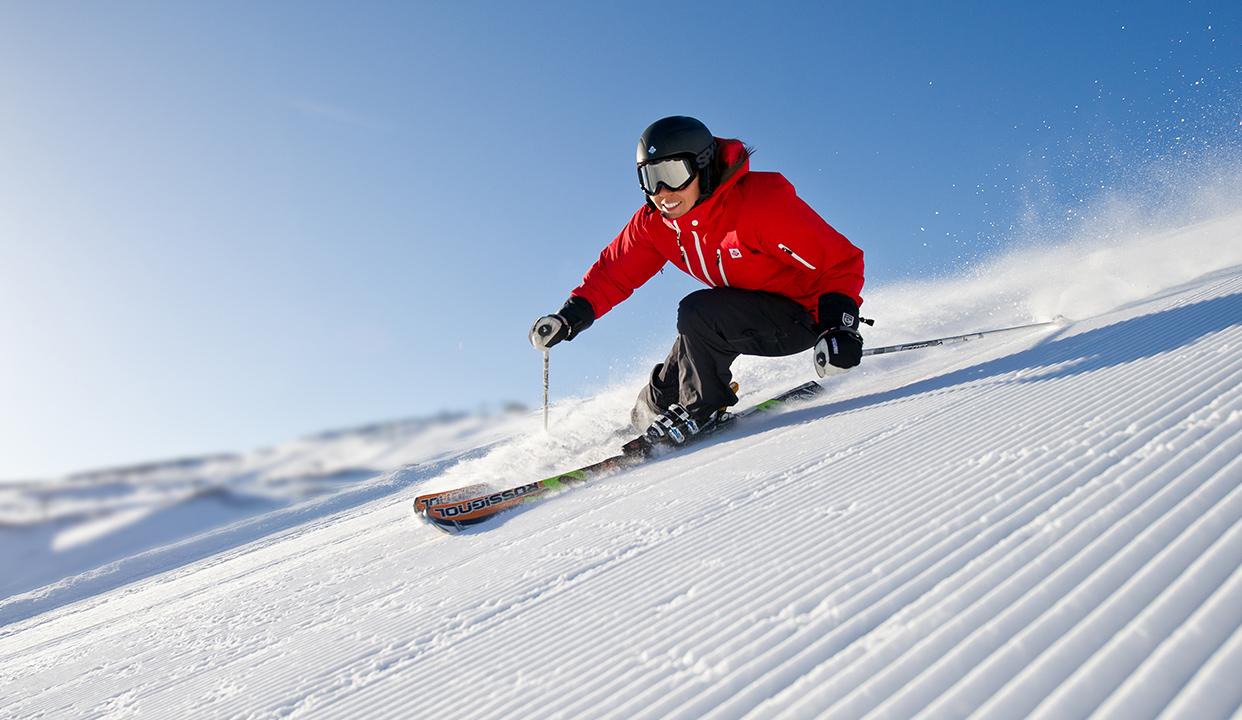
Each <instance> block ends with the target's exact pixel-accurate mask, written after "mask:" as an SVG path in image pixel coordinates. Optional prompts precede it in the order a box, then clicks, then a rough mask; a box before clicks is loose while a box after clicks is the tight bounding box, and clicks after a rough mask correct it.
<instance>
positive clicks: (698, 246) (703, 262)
mask: <svg viewBox="0 0 1242 720" xmlns="http://www.w3.org/2000/svg"><path fill="white" fill-rule="evenodd" d="M690 234H691V235H693V236H694V249H695V251H696V252H698V254H699V267H701V268H703V277H705V278H707V284H708V285H710V286H711V287H716V283H714V282H712V274H711V273H709V272H707V258H705V257H703V242H702V241H701V240H699V233H698V231H697V230H691V231H690ZM682 253H683V254H684V253H685V250H682Z"/></svg>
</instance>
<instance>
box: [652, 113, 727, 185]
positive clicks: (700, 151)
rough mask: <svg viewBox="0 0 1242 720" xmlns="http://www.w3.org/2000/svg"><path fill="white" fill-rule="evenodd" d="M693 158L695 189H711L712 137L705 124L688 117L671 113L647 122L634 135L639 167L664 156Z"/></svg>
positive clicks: (713, 148)
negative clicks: (645, 126)
mask: <svg viewBox="0 0 1242 720" xmlns="http://www.w3.org/2000/svg"><path fill="white" fill-rule="evenodd" d="M677 156H683V157H684V156H688V157H690V158H693V160H694V165H695V167H697V168H698V173H699V190H700V192H702V194H703V195H704V196H706V195H710V194H711V191H712V182H713V180H714V178H713V177H712V164H713V162H712V161H713V160H715V157H716V138H714V137H712V133H711V131H710V130H708V129H707V126H706V125H704V124H703V123H701V122H699V121H698V120H696V119H694V118H692V117H686V116H684V115H673V116H672V117H666V118H661V119H659V120H656V121H655V122H653V123H651V125H649V126H648V127H647V129H646V130H644V131H643V134H642V137H640V138H638V154H637V162H638V165H639V166H640V167H641V166H642V165H645V164H646V163H649V162H655V161H656V160H663V159H665V158H670V157H677Z"/></svg>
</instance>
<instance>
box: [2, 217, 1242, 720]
mask: <svg viewBox="0 0 1242 720" xmlns="http://www.w3.org/2000/svg"><path fill="white" fill-rule="evenodd" d="M1169 247H1178V248H1180V249H1181V250H1182V253H1181V255H1179V256H1178V257H1179V258H1180V259H1178V260H1177V261H1176V262H1166V263H1163V264H1159V263H1156V262H1154V258H1155V257H1156V256H1155V255H1151V256H1149V255H1148V254H1146V253H1148V251H1151V250H1152V248H1164V249H1165V250H1166V251H1167V249H1168V248H1169ZM1240 247H1242V218H1239V217H1236V216H1235V217H1232V218H1227V219H1225V220H1220V221H1216V222H1215V223H1208V224H1205V225H1201V226H1196V227H1192V228H1188V229H1186V230H1183V231H1180V232H1179V233H1172V234H1168V235H1164V236H1159V237H1154V238H1146V239H1144V240H1143V241H1142V242H1139V241H1135V242H1132V243H1129V244H1127V245H1126V246H1124V247H1120V248H1113V249H1111V250H1100V251H1099V253H1102V254H1098V253H1097V254H1095V255H1092V254H1090V253H1088V254H1087V255H1085V256H1079V257H1077V259H1076V260H1075V261H1074V262H1073V263H1072V264H1066V265H1063V266H1059V267H1057V268H1052V269H1049V268H1048V267H1047V266H1041V267H1038V268H1031V267H1026V268H1025V269H1024V270H1023V269H1020V268H1022V267H1023V263H1022V262H1021V261H1020V260H1011V261H1008V264H1007V265H1006V264H1005V263H1002V266H1004V267H1000V268H998V269H994V272H992V273H990V274H989V275H988V276H987V277H988V279H987V280H986V281H985V280H979V281H977V282H976V283H975V284H973V285H971V284H970V283H964V282H963V281H958V282H957V283H956V284H955V285H946V286H939V287H938V286H932V285H921V286H911V287H909V288H893V289H889V290H888V291H887V292H877V293H875V294H874V295H873V296H872V300H871V301H870V304H871V306H872V313H873V314H875V315H876V316H877V317H880V318H884V317H891V318H893V321H892V322H891V323H889V325H888V326H889V329H885V327H884V324H883V323H882V324H881V325H880V326H878V327H877V328H876V330H875V333H874V337H871V336H869V342H870V343H871V344H882V343H885V342H893V341H899V340H913V339H919V338H921V337H926V336H929V335H930V336H935V335H941V334H947V333H948V332H950V331H954V330H969V329H972V328H982V327H988V326H998V325H1004V324H1009V323H1010V322H1012V321H1016V320H1024V319H1025V320H1029V319H1031V318H1032V317H1035V316H1042V317H1048V316H1050V315H1051V314H1053V313H1055V312H1063V313H1065V314H1066V315H1068V316H1070V317H1072V318H1074V320H1073V321H1072V322H1070V323H1069V324H1068V325H1066V326H1064V327H1062V328H1059V329H1054V330H1043V331H1035V332H1032V333H1030V334H1026V335H1019V336H1016V337H1014V336H1007V337H1006V338H1004V339H997V340H981V341H978V342H973V343H969V344H966V345H961V346H956V347H954V348H941V349H937V350H930V351H926V352H922V353H905V354H901V355H894V356H884V357H876V358H871V359H870V360H871V362H869V363H867V364H866V366H865V367H863V368H860V369H859V370H857V371H855V372H852V373H850V374H848V375H847V376H845V377H844V378H842V379H840V380H837V381H834V383H835V384H834V393H833V394H831V396H830V397H828V398H827V399H825V400H823V401H821V402H819V403H817V404H814V405H811V406H803V407H800V408H796V409H792V410H790V411H789V412H786V413H783V414H780V415H778V416H775V417H768V418H764V419H763V420H761V421H757V422H756V423H755V424H752V425H749V426H747V427H748V429H747V431H746V432H738V433H736V434H734V435H732V436H728V437H722V438H720V439H718V440H717V441H715V442H712V443H710V444H707V445H704V446H702V447H700V448H698V449H696V450H694V451H692V452H688V453H685V454H682V455H677V456H672V457H669V458H666V459H664V460H662V461H660V462H657V463H654V464H651V465H648V466H644V467H641V468H638V469H636V470H633V471H630V472H627V473H623V474H620V475H616V476H613V477H611V478H608V479H606V480H603V481H600V482H599V483H597V484H593V485H588V486H584V487H582V488H579V489H576V490H574V491H572V492H569V493H566V494H564V495H562V496H560V497H558V498H556V499H555V500H552V501H550V502H547V503H542V504H539V505H535V506H532V507H530V508H527V509H524V510H521V511H518V512H515V513H511V514H509V515H507V516H505V517H503V518H502V519H498V521H496V522H494V523H492V524H490V525H487V526H484V527H482V528H480V529H477V530H474V531H471V532H470V533H467V534H465V535H462V536H457V537H448V536H444V535H442V534H440V533H438V532H436V531H435V530H433V529H431V528H427V527H425V526H422V525H420V524H418V523H416V522H415V521H414V520H413V519H412V517H411V514H410V511H409V501H410V499H411V498H412V497H413V496H414V495H416V494H418V493H420V492H422V491H425V490H427V489H428V488H431V487H438V486H446V485H452V484H456V483H460V482H461V481H463V480H465V479H467V478H477V477H479V476H481V475H482V476H496V475H498V474H500V473H502V472H503V473H507V474H508V476H509V481H510V482H520V481H524V480H529V479H533V478H537V477H539V476H540V475H541V473H542V474H546V473H543V471H544V470H545V469H546V468H545V467H544V465H543V464H537V463H535V462H534V461H533V460H532V458H535V457H537V456H538V455H539V451H540V449H541V448H542V449H546V448H548V447H558V448H560V450H561V451H562V457H570V458H571V459H577V458H581V457H586V456H590V455H592V454H593V453H594V455H595V456H596V457H598V456H599V455H600V454H601V453H602V452H604V451H605V450H607V449H608V448H599V447H591V446H589V443H587V442H586V441H585V440H581V438H584V437H587V436H589V435H591V434H595V435H596V436H598V434H600V433H602V432H606V431H608V430H611V429H614V428H615V424H614V425H609V423H613V422H614V421H613V420H612V418H613V417H614V416H615V415H616V414H617V413H616V411H617V410H618V409H620V408H623V407H624V406H625V404H626V402H627V401H628V399H629V398H630V397H631V396H632V393H633V390H634V388H622V389H616V390H612V391H609V392H607V393H604V394H602V395H601V396H599V397H596V398H591V399H588V400H583V401H579V402H576V403H563V404H562V406H561V407H560V408H558V413H557V418H556V421H557V422H558V425H559V427H560V428H561V430H560V431H559V433H560V434H559V435H556V436H554V437H553V438H544V437H540V436H538V435H537V434H535V436H533V437H529V436H522V437H518V438H515V439H513V440H511V441H510V442H508V443H507V444H505V445H503V446H502V447H500V448H498V449H495V450H493V451H491V452H489V453H486V454H484V455H483V456H482V457H472V458H468V459H465V460H463V462H462V463H461V464H459V465H457V466H456V467H454V468H452V469H450V470H449V471H447V472H445V473H443V474H442V475H439V476H436V477H433V478H431V479H429V480H427V481H425V482H421V483H419V484H416V485H413V486H406V487H402V489H401V490H400V491H399V493H398V494H395V495H391V496H388V497H384V498H381V499H377V500H375V501H372V502H370V503H367V504H363V505H360V506H358V507H350V508H348V509H346V510H344V511H342V512H340V513H338V514H335V515H329V516H325V517H318V518H315V519H314V520H313V521H311V522H308V523H305V524H302V525H298V526H295V527H292V528H288V529H285V530H283V531H281V532H280V533H278V534H275V535H272V536H270V537H266V538H261V539H258V540H256V541H254V542H252V543H250V544H247V545H244V546H242V547H238V548H233V549H230V550H227V551H225V552H221V553H219V554H217V555H214V556H211V557H208V558H205V559H201V560H198V561H196V562H193V563H190V564H187V565H185V566H184V567H180V568H176V569H173V570H171V571H169V572H166V573H164V574H162V575H158V576H155V577H152V578H149V579H145V580H142V581H140V582H136V583H133V584H130V585H127V586H124V587H120V588H116V589H113V590H110V591H107V592H104V593H101V594H98V595H96V596H93V597H89V598H86V599H83V600H81V601H79V602H76V603H73V604H68V605H65V606H63V607H56V608H54V609H52V610H49V611H47V612H44V613H42V614H39V615H36V616H34V617H30V618H27V619H23V620H20V621H17V622H12V623H10V624H9V625H7V626H5V627H0V687H2V688H4V690H3V694H4V695H5V699H4V702H3V704H0V716H4V717H14V718H17V717H21V718H35V717H47V718H52V717H55V718H63V717H97V716H103V717H123V716H129V715H136V716H141V717H174V718H177V717H300V716H313V717H340V718H359V717H369V718H373V717H378V718H405V717H441V716H446V715H447V716H451V717H469V718H513V717H539V718H545V717H591V718H634V717H646V718H698V717H713V718H736V717H756V718H774V717H791V718H804V717H834V718H835V717H859V716H863V715H866V714H868V713H874V714H875V715H876V716H878V717H906V716H912V715H918V714H923V715H924V716H926V717H956V716H965V715H969V714H971V713H975V714H977V715H978V716H980V717H1021V716H1025V715H1034V716H1037V717H1050V718H1052V717H1055V718H1062V717H1075V716H1084V715H1088V714H1091V713H1093V712H1095V713H1099V714H1100V715H1101V716H1108V717H1119V718H1141V717H1155V716H1159V715H1164V716H1167V717H1195V718H1212V717H1228V716H1231V715H1233V714H1235V713H1237V712H1238V711H1239V708H1240V707H1242V683H1239V682H1238V668H1239V667H1242V569H1240V567H1242V259H1238V258H1236V257H1231V255H1232V256H1236V255H1237V254H1238V253H1239V252H1240V251H1239V250H1238V248H1240ZM1188 249H1189V250H1188ZM1167 255H1168V253H1167V252H1166V256H1167ZM1186 255H1189V256H1191V258H1192V259H1193V258H1197V259H1198V260H1197V262H1198V263H1199V264H1196V262H1194V261H1188V260H1187V259H1186ZM1048 256H1049V255H1048V254H1045V256H1044V257H1045V258H1046V257H1048ZM1052 256H1053V257H1055V255H1052ZM1092 258H1094V260H1092ZM1149 261H1151V262H1149ZM1226 262H1227V263H1228V264H1221V263H1226ZM1212 263H1217V264H1216V267H1215V269H1212V267H1211V265H1212ZM1005 267H1008V268H1009V269H1008V270H1006V269H1005ZM1040 276H1042V277H1043V279H1044V280H1043V282H1040V281H1039V277H1040ZM1023 278H1025V279H1026V280H1025V281H1023V280H1022V279H1023ZM1118 278H1120V280H1118ZM1152 278H1158V279H1160V280H1161V281H1162V282H1156V281H1154V280H1152ZM1024 282H1026V285H1024ZM998 283H999V288H1000V289H999V290H996V289H993V286H994V285H997V284H998ZM1084 283H1096V284H1095V285H1094V287H1095V289H1096V292H1094V293H1093V292H1092V288H1091V286H1085V285H1084ZM1104 287H1109V288H1117V287H1121V288H1124V291H1115V290H1109V291H1107V292H1105V291H1104V290H1101V288H1104ZM950 289H952V290H953V292H950ZM1010 295H1013V296H1015V297H1017V298H1018V299H1017V300H1015V301H1014V302H1008V301H1006V302H991V303H983V304H980V303H981V302H982V301H983V300H984V299H985V298H991V299H992V300H996V299H997V298H1004V297H1008V296H1010ZM935 297H939V298H944V299H946V300H945V302H943V303H940V304H939V305H937V304H936V303H933V302H931V298H935ZM1110 300H1111V302H1110ZM1101 304H1104V305H1107V307H1100V305H1101ZM916 305H917V306H918V309H917V310H906V311H903V310H901V308H903V307H914V306H916ZM972 305H973V306H975V307H983V308H986V312H978V311H976V312H975V313H973V314H972V313H971V312H970V311H969V310H968V309H967V308H969V307H970V306H972ZM998 308H1004V309H998ZM937 310H938V313H939V314H936V312H937ZM1075 310H1077V312H1075ZM933 315H934V316H935V317H934V318H933V317H932V316H933ZM807 364H808V361H807V360H806V358H805V357H801V358H794V359H789V360H782V361H755V362H749V363H744V364H742V365H741V366H740V367H739V372H738V376H739V379H740V380H741V381H742V383H743V386H744V388H745V389H747V390H748V392H747V393H746V398H745V399H746V400H750V401H753V400H756V399H760V398H761V397H762V396H763V395H764V394H766V393H768V392H769V391H771V390H773V389H776V388H777V387H779V386H781V385H788V384H789V378H790V376H795V378H797V377H800V376H799V373H800V372H801V373H805V370H806V365H807ZM567 438H568V439H567ZM568 462H572V460H571V461H568ZM552 464H553V465H560V464H563V463H552ZM404 472H412V473H413V472H419V468H417V467H416V468H411V469H409V470H407V471H404ZM397 485H398V486H400V484H399V483H397Z"/></svg>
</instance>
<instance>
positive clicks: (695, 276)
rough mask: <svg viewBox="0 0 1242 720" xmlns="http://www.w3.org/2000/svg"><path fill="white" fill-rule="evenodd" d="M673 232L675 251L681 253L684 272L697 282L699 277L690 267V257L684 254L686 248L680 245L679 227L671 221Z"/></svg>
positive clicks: (675, 222)
mask: <svg viewBox="0 0 1242 720" xmlns="http://www.w3.org/2000/svg"><path fill="white" fill-rule="evenodd" d="M673 231H674V232H676V233H677V249H678V250H680V251H681V261H682V262H684V263H685V264H686V272H688V273H690V277H692V278H694V279H695V280H698V279H699V277H698V276H697V275H695V274H694V269H693V268H691V267H690V256H689V255H687V254H686V247H685V246H684V245H682V244H681V226H680V225H678V224H677V221H676V220H674V221H673Z"/></svg>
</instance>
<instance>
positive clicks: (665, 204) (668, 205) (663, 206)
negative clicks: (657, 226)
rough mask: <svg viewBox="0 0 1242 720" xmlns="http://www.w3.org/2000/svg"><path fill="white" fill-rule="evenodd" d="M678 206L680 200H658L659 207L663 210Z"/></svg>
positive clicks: (674, 208)
mask: <svg viewBox="0 0 1242 720" xmlns="http://www.w3.org/2000/svg"><path fill="white" fill-rule="evenodd" d="M680 206H681V201H680V200H674V201H668V200H661V201H660V209H661V210H663V211H664V212H668V211H669V210H676V209H677V208H678V207H680Z"/></svg>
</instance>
